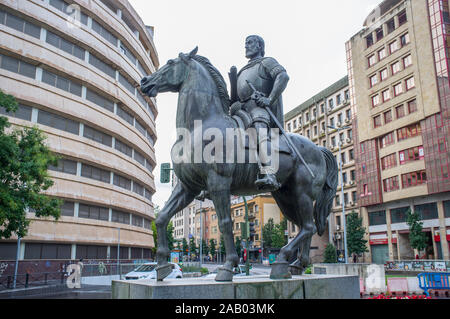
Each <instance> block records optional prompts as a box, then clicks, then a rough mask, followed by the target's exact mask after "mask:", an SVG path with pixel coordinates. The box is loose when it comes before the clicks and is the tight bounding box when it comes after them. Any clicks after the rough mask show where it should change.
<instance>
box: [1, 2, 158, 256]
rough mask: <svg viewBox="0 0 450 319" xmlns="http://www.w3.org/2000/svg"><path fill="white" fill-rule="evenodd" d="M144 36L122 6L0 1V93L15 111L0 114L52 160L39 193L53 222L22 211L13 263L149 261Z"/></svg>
mask: <svg viewBox="0 0 450 319" xmlns="http://www.w3.org/2000/svg"><path fill="white" fill-rule="evenodd" d="M152 37H153V29H152V28H151V27H147V26H145V25H144V23H143V21H142V20H141V18H140V17H139V16H138V15H137V13H136V12H135V11H134V9H133V8H132V7H131V5H130V4H129V2H128V1H127V0H115V1H106V0H101V1H100V0H76V1H70V3H69V2H65V1H63V0H17V1H6V0H1V1H0V88H1V89H2V90H3V91H4V92H5V93H8V94H12V95H14V96H15V97H16V98H17V100H18V102H19V105H20V106H19V109H18V111H17V112H16V113H15V114H3V115H7V116H8V117H9V121H10V122H11V123H12V124H13V125H14V126H16V127H27V126H33V125H36V126H38V127H39V128H40V129H41V130H42V131H44V133H45V135H46V136H47V143H48V145H49V147H50V148H51V150H52V151H54V152H55V153H57V154H58V155H59V156H60V157H61V160H60V163H59V165H58V166H57V167H52V168H51V170H50V174H51V176H52V178H53V180H54V182H55V184H54V186H53V187H52V188H51V189H50V190H49V191H48V194H49V195H51V196H54V197H58V198H61V199H63V200H64V205H63V207H62V210H61V218H60V219H59V220H58V221H55V220H54V219H53V218H48V219H42V218H36V217H35V216H34V214H33V212H29V213H28V215H27V217H28V218H29V219H30V220H31V221H32V222H31V225H30V228H29V231H28V235H27V236H26V237H25V238H23V239H22V241H21V242H22V243H21V256H20V257H21V259H25V260H26V259H79V258H89V259H109V258H110V259H116V258H117V253H118V247H120V250H119V255H120V258H121V259H148V258H150V257H151V248H152V247H154V243H153V237H152V232H151V227H150V225H151V221H152V220H153V219H154V212H153V204H152V195H153V193H154V192H155V184H154V176H153V174H152V171H153V168H154V167H155V165H156V162H155V161H156V160H155V149H154V143H155V141H156V130H155V117H156V115H157V109H156V102H155V100H154V99H149V98H148V97H144V96H143V95H142V94H141V93H140V91H139V89H138V85H139V83H140V79H141V78H142V77H143V76H144V75H147V74H151V73H152V72H154V71H155V69H156V68H158V55H157V52H156V49H155V45H154V43H153V39H152ZM0 110H1V112H3V113H4V110H3V109H2V108H0ZM16 243H17V240H16V238H12V239H11V240H9V241H8V240H4V241H2V242H1V243H0V259H3V260H5V259H15V256H16Z"/></svg>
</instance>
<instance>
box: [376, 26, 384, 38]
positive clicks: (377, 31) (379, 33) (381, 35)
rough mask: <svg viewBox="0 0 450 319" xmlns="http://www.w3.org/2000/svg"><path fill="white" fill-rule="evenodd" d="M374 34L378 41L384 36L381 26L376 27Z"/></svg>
mask: <svg viewBox="0 0 450 319" xmlns="http://www.w3.org/2000/svg"><path fill="white" fill-rule="evenodd" d="M375 34H376V36H377V41H380V40H381V39H383V38H384V32H383V27H379V28H378V29H376V30H375Z"/></svg>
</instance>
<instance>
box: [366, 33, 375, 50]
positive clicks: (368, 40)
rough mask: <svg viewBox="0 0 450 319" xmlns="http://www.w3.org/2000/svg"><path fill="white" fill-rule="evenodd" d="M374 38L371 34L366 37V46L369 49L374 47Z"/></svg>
mask: <svg viewBox="0 0 450 319" xmlns="http://www.w3.org/2000/svg"><path fill="white" fill-rule="evenodd" d="M373 43H374V42H373V36H372V34H369V35H368V36H367V37H366V46H367V47H371V46H372V45H373Z"/></svg>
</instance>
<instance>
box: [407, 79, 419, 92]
mask: <svg viewBox="0 0 450 319" xmlns="http://www.w3.org/2000/svg"><path fill="white" fill-rule="evenodd" d="M405 83H406V90H407V91H408V90H411V89H412V88H414V87H415V86H416V83H415V81H414V77H410V78H409V79H407V80H406V81H405Z"/></svg>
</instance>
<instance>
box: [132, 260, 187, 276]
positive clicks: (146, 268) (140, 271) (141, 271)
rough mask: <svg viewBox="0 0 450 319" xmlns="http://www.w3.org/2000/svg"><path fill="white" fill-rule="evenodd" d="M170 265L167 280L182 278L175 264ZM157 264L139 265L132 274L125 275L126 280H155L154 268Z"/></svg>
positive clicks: (179, 269) (178, 267) (180, 271)
mask: <svg viewBox="0 0 450 319" xmlns="http://www.w3.org/2000/svg"><path fill="white" fill-rule="evenodd" d="M169 264H170V265H172V272H171V273H170V275H169V276H167V278H183V272H182V270H181V268H180V266H178V265H177V264H175V263H169ZM157 265H158V264H157V263H156V262H153V263H145V264H143V265H140V266H139V267H137V268H136V269H135V270H133V271H132V272H129V273H128V274H126V275H125V279H126V280H140V279H156V270H155V269H156V266H157Z"/></svg>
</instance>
